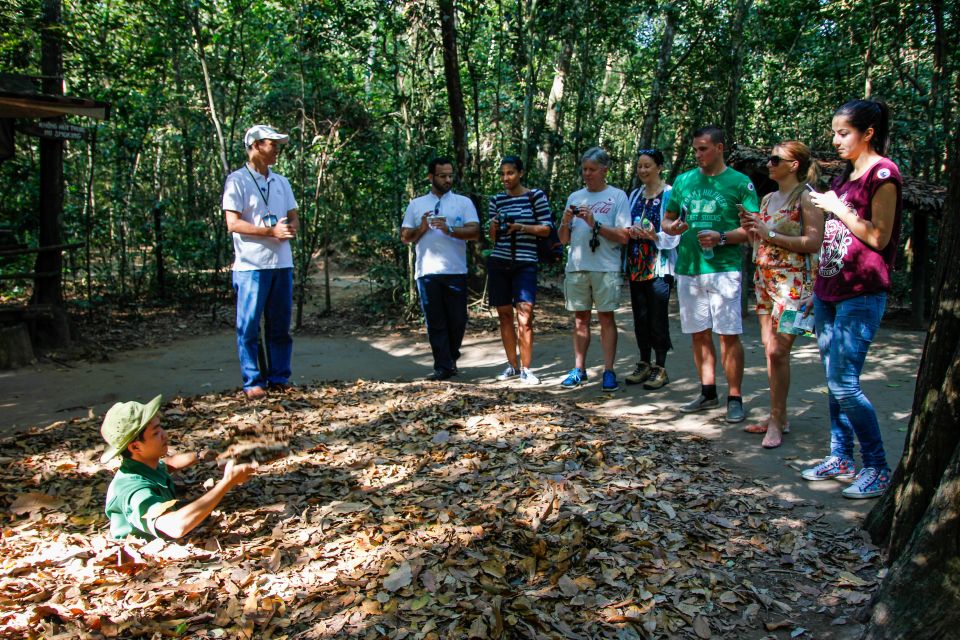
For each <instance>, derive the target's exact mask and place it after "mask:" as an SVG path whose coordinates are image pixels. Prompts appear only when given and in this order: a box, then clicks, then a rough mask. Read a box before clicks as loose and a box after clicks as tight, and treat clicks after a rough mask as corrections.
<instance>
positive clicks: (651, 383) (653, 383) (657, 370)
mask: <svg viewBox="0 0 960 640" xmlns="http://www.w3.org/2000/svg"><path fill="white" fill-rule="evenodd" d="M669 382H670V378H668V377H667V370H666V369H664V368H663V367H658V366H656V365H654V366H652V367H650V375H649V376H648V377H647V381H646V382H644V383H643V388H644V389H647V390H650V391H653V390H654V389H660V388H661V387H665V386H666V385H667V383H669Z"/></svg>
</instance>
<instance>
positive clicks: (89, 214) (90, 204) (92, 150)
mask: <svg viewBox="0 0 960 640" xmlns="http://www.w3.org/2000/svg"><path fill="white" fill-rule="evenodd" d="M96 153H97V130H96V129H93V130H92V131H91V133H90V144H89V145H87V197H86V198H84V201H83V244H84V247H83V262H84V269H85V270H86V273H87V287H86V288H87V310H88V311H89V309H90V308H91V303H92V302H93V272H92V271H91V268H90V245H91V244H92V240H93V238H92V237H91V236H92V235H93V216H94V215H95V214H94V212H95V211H96V204H97V201H96V196H95V194H94V191H93V175H94V170H95V168H96Z"/></svg>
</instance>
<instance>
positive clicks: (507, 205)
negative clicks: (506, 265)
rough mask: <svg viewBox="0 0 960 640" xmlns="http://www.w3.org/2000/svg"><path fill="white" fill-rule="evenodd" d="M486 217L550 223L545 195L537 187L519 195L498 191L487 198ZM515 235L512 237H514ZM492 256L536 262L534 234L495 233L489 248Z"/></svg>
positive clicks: (510, 220) (551, 222)
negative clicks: (495, 241)
mask: <svg viewBox="0 0 960 640" xmlns="http://www.w3.org/2000/svg"><path fill="white" fill-rule="evenodd" d="M487 217H488V219H489V220H490V221H491V222H492V221H494V220H498V219H502V220H504V221H506V222H507V223H513V224H527V225H547V226H551V227H552V226H553V214H552V213H551V212H550V203H549V202H547V195H546V194H545V193H544V192H543V191H541V190H540V189H531V190H530V191H528V192H527V193H524V194H522V195H519V196H511V195H510V194H508V193H498V194H497V195H495V196H493V197H491V198H490V206H489V208H488V215H487ZM514 238H515V239H514ZM490 257H491V258H493V259H496V260H506V261H508V262H509V261H510V260H511V259H512V260H514V261H516V262H533V263H536V262H537V236H535V235H533V234H532V233H520V232H517V233H515V234H506V233H498V234H497V243H496V244H495V245H494V246H493V251H491V252H490Z"/></svg>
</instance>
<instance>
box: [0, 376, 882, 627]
mask: <svg viewBox="0 0 960 640" xmlns="http://www.w3.org/2000/svg"><path fill="white" fill-rule="evenodd" d="M660 418H661V419H669V416H660ZM646 419H647V420H649V419H650V418H649V417H647V418H646ZM638 420H639V418H637V417H635V416H631V417H629V418H628V417H624V418H622V419H620V418H609V417H603V416H600V415H597V414H596V413H595V412H594V411H593V408H592V407H591V404H590V402H589V401H586V402H579V403H574V402H571V401H569V400H564V399H561V400H560V401H557V400H555V399H553V398H552V397H550V398H545V397H542V396H540V395H538V394H536V393H527V392H514V391H511V390H508V389H503V388H486V389H482V388H477V387H474V386H466V385H458V384H444V385H439V384H415V383H414V384H411V383H405V384H387V383H368V382H363V381H361V382H357V383H351V384H337V385H327V386H320V387H315V388H300V389H297V390H295V391H293V392H291V393H289V394H287V395H284V396H281V397H272V398H271V399H270V400H268V401H265V402H263V403H259V404H247V403H244V402H242V401H240V400H238V399H236V398H235V397H228V396H220V395H210V396H205V397H201V398H194V399H182V400H178V401H176V402H175V403H174V404H170V405H167V406H166V407H165V408H164V416H163V422H164V425H165V426H166V427H167V428H168V430H170V431H171V439H172V440H173V441H174V442H175V443H178V445H179V448H180V450H191V449H197V450H199V449H202V448H211V449H214V450H216V451H218V452H221V453H224V452H228V453H229V454H230V455H237V456H240V457H245V458H256V459H258V460H260V461H261V466H260V470H259V472H258V474H257V475H256V476H254V477H253V478H251V480H250V481H249V482H248V483H247V484H245V485H243V486H242V487H237V488H235V489H234V490H233V491H232V492H231V493H230V494H229V495H228V496H227V498H226V500H225V501H224V502H223V503H222V504H221V505H220V508H219V509H218V511H216V512H215V513H214V514H213V515H212V516H211V518H210V519H209V520H208V521H207V522H206V523H205V524H204V525H203V526H201V527H200V528H198V529H196V530H195V531H194V532H192V534H191V535H190V536H189V539H188V540H184V541H181V542H183V544H182V545H178V544H164V543H162V542H160V541H154V542H151V543H149V544H143V543H139V542H137V541H124V542H117V541H113V540H111V539H109V536H108V525H107V522H106V518H105V516H104V515H103V513H102V508H103V500H104V495H105V492H106V487H107V484H108V483H109V481H110V478H111V475H112V469H106V468H104V467H103V466H101V465H99V463H98V459H99V455H100V453H101V452H102V443H101V441H100V436H99V423H98V422H97V421H96V420H76V421H73V422H69V423H57V424H54V425H51V426H50V427H46V428H44V429H36V430H34V432H33V433H31V434H30V435H29V436H27V437H21V438H20V439H19V440H17V441H8V442H5V443H3V451H4V453H3V456H2V459H0V463H2V465H0V469H2V471H0V478H2V484H0V487H2V488H0V506H2V508H3V513H2V515H0V527H2V536H3V538H2V540H3V541H2V545H0V637H3V638H23V637H30V638H36V637H47V638H56V637H64V638H66V637H95V638H99V637H111V638H112V637H124V638H127V637H161V636H184V637H196V638H228V637H229V638H236V637H241V638H327V637H344V636H358V637H364V638H378V637H386V638H395V639H398V640H399V639H402V638H429V639H434V638H478V639H482V638H514V637H523V638H550V639H554V638H555V639H564V638H566V639H571V640H572V639H576V638H618V639H624V638H648V637H677V638H711V637H712V638H752V637H763V636H764V635H765V634H768V633H770V632H775V631H777V630H782V632H783V633H784V634H789V635H790V636H793V637H798V636H805V637H809V634H810V631H808V629H807V627H810V626H811V625H812V626H816V625H820V627H821V628H826V629H830V628H831V624H833V625H843V624H844V623H845V622H846V620H847V619H848V617H849V616H850V615H852V614H853V613H854V612H855V611H856V610H857V609H858V608H859V607H860V606H861V605H863V604H864V603H865V602H866V601H867V600H868V599H869V597H870V592H871V591H872V590H873V589H874V588H875V583H876V581H877V579H878V578H877V575H878V569H879V568H880V562H879V558H878V556H877V552H876V550H875V549H874V548H873V547H871V546H870V545H869V544H868V543H866V542H865V541H864V540H863V539H862V538H861V537H860V536H859V535H855V534H852V533H851V532H846V533H845V534H842V535H839V534H836V533H835V532H833V531H832V530H831V529H830V528H829V527H828V526H826V525H823V524H821V523H819V522H818V520H819V518H820V517H821V516H822V512H821V511H819V510H818V508H816V507H815V506H812V505H810V504H797V503H790V502H786V501H783V500H780V499H778V498H777V497H776V496H773V495H771V494H770V493H769V492H768V491H767V490H766V489H765V488H764V486H763V485H762V484H761V483H759V482H756V481H752V480H750V479H743V478H740V477H738V476H736V475H735V474H733V473H732V472H730V471H728V470H726V469H725V468H724V465H723V456H724V453H723V452H722V451H719V450H717V449H716V448H715V447H714V445H713V444H711V443H710V442H708V441H705V440H703V439H701V438H697V437H690V436H673V435H671V434H665V433H663V432H662V431H654V430H652V429H646V428H644V424H643V423H641V422H639V421H638ZM278 456H279V457H278ZM217 473H218V471H217V467H216V465H215V464H214V463H209V464H206V465H200V466H198V467H197V468H192V469H189V470H187V471H185V472H184V473H183V474H181V477H180V478H178V483H179V484H180V485H181V486H185V487H186V489H187V493H188V496H189V497H195V496H197V495H199V494H200V493H201V492H202V491H203V490H204V489H203V486H204V483H205V482H206V483H207V486H209V483H210V478H214V477H216V476H217ZM804 624H805V625H807V627H804V626H803V625H804ZM784 637H786V636H784Z"/></svg>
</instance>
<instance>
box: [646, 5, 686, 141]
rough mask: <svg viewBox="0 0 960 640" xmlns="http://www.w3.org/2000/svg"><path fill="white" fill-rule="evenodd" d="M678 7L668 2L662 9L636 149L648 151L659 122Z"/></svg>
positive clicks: (675, 31)
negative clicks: (654, 63)
mask: <svg viewBox="0 0 960 640" xmlns="http://www.w3.org/2000/svg"><path fill="white" fill-rule="evenodd" d="M678 19H679V7H678V6H677V3H675V2H670V3H668V4H667V5H666V6H665V7H664V25H663V36H662V37H661V38H660V52H659V55H658V57H657V69H656V71H654V74H653V84H652V85H651V86H650V98H649V99H648V100H647V108H646V112H645V113H644V116H643V125H641V127H640V140H639V141H638V144H637V149H638V150H639V149H649V148H650V147H651V146H652V145H653V132H654V130H656V127H657V123H658V122H659V120H660V109H661V108H662V107H663V95H664V87H665V85H666V83H667V80H668V79H669V75H670V56H671V54H672V53H673V40H674V38H675V37H676V33H677V21H678Z"/></svg>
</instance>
